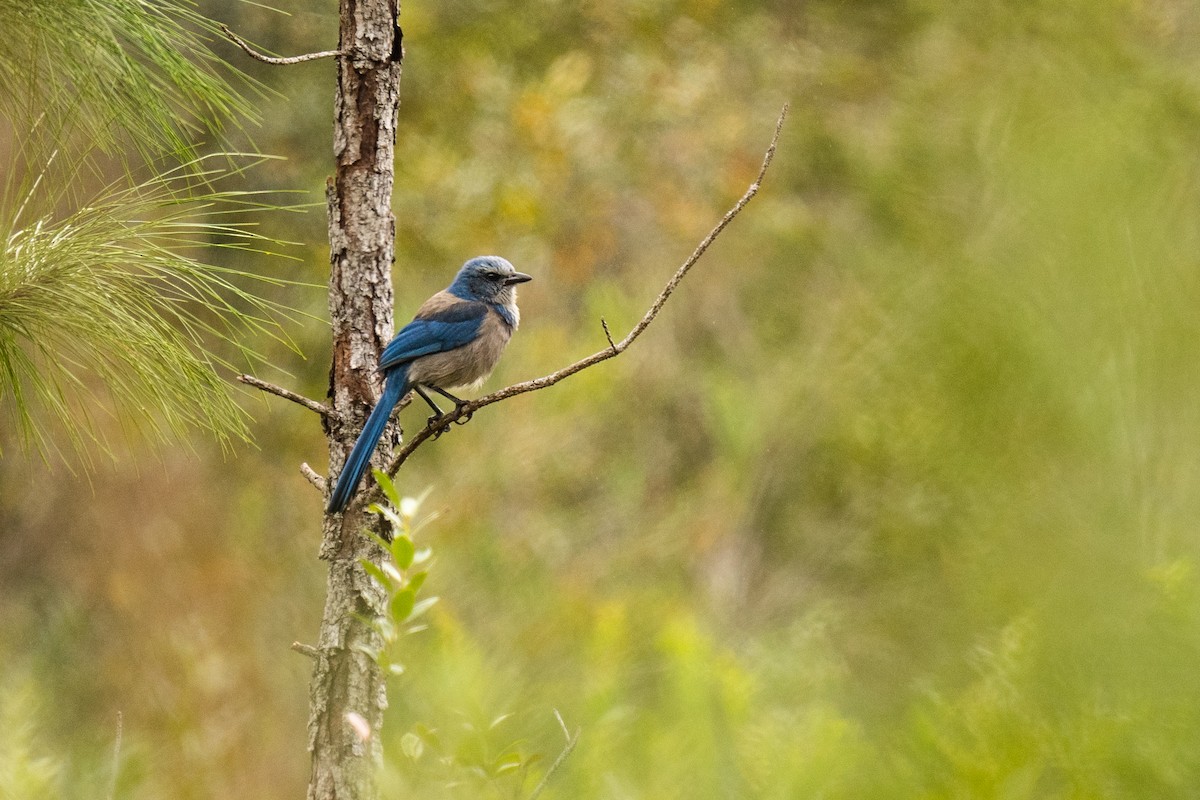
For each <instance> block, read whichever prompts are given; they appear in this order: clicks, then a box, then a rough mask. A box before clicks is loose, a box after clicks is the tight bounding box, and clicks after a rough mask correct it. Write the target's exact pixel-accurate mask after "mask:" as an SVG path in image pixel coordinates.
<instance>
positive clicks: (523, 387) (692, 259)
mask: <svg viewBox="0 0 1200 800" xmlns="http://www.w3.org/2000/svg"><path fill="white" fill-rule="evenodd" d="M788 108H789V106H787V105H785V106H784V107H783V109H782V110H781V111H780V112H779V119H778V120H777V121H776V122H775V133H774V134H773V135H772V136H771V144H770V145H769V146H768V147H767V151H766V153H765V154H764V155H763V161H762V167H761V168H760V169H759V171H758V176H757V177H756V178H755V179H754V182H753V183H752V184H750V187H749V188H748V189H746V193H745V194H743V195H742V196H741V198H740V199H739V200H738V201H737V202H736V203H734V205H733V207H732V208H730V209H729V210H728V211H727V212H725V216H723V217H722V218H721V220H720V221H719V222H718V223H717V224H716V226H714V227H713V229H712V230H711V231H709V232H708V235H707V236H705V237H704V238H703V239H702V240H700V244H698V245H697V246H696V249H695V250H693V251H692V254H691V255H690V256H688V258H687V260H686V261H684V262H683V264H682V265H681V266H680V267H679V269H677V270H675V274H674V275H672V276H671V278H670V280H668V281H667V282H666V284H665V285H664V286H663V288H662V291H661V292H659V293H658V297H656V298H655V299H654V302H653V303H652V304H651V305H650V308H649V309H648V310H647V311H646V313H645V314H644V315H643V316H642V318H641V320H639V321H638V323H637V324H636V325H634V326H633V328H632V329H631V330H630V331H629V333H628V334H626V336H625V338H624V339H622V340H621V341H619V342H616V343H613V340H612V336H611V335H609V332H608V325H607V323H605V322H604V320H601V324H602V325H603V326H604V332H605V334H606V335H607V336H608V341H609V347H606V348H605V349H603V350H600V351H598V352H595V353H592V354H591V355H590V356H587V357H586V358H582V359H580V360H579V361H576V362H575V363H574V364H569V365H568V366H565V367H563V368H562V369H560V370H558V371H557V372H552V373H550V374H549V375H544V376H542V377H540V378H534V379H532V380H528V381H523V382H521V383H514V384H512V385H511V386H506V387H505V388H503V389H500V390H498V391H495V392H492V393H491V394H489V395H484V396H483V397H480V398H477V399H475V400H468V401H466V402H465V403H463V404H462V405H460V406H455V408H454V410H453V411H449V412H447V413H446V414H444V415H442V416H441V417H438V418H437V419H435V420H433V421H431V422H430V423H429V424H427V425H426V426H425V427H424V428H422V429H421V430H419V431H417V432H416V433H415V434H414V435H413V437H412V438H411V439H409V440H408V442H406V443H405V444H404V446H403V447H401V448H400V449H399V450H397V451H396V453H395V455H394V456H392V459H391V461H390V462H389V463H388V465H387V470H386V472H387V474H388V475H395V474H396V472H397V471H398V470H399V469H400V467H401V466H402V465H403V464H404V462H405V461H407V460H408V457H409V456H411V455H412V454H413V452H414V451H415V450H416V449H417V448H418V447H420V446H421V445H422V444H424V443H425V442H426V441H428V440H429V439H430V438H431V437H433V436H434V435H435V434H437V433H438V431H441V430H444V429H445V428H446V426H447V425H449V424H450V423H452V422H460V421H461V420H464V419H466V418H468V417H470V416H471V415H472V414H474V413H475V412H476V411H478V410H479V409H481V408H483V407H484V406H490V405H492V404H493V403H499V402H500V401H501V400H507V399H508V398H510V397H515V396H517V395H519V394H525V393H526V392H534V391H537V390H538V389H545V388H546V387H548V386H553V385H554V384H556V383H558V382H559V381H561V380H563V379H564V378H569V377H570V376H572V375H574V374H575V373H576V372H580V371H582V370H585V369H587V368H588V367H591V366H594V365H596V364H599V363H600V362H601V361H607V360H608V359H610V358H613V357H615V356H618V355H620V354H621V353H623V352H625V350H626V348H628V347H629V345H631V344H633V342H634V341H635V340H636V339H637V338H638V337H639V336H641V335H642V331H644V330H646V328H648V327H649V326H650V323H651V322H653V321H654V318H655V317H657V316H658V312H660V311H662V308H663V306H664V305H666V303H667V300H668V299H669V298H670V297H671V293H672V292H674V291H675V289H676V287H678V286H679V283H680V282H681V281H682V280H683V279H684V278H685V277H686V276H687V274H688V272H689V271H690V270H691V268H692V267H693V266H695V264H696V262H697V261H699V260H700V258H701V256H703V255H704V253H705V252H706V251H707V250H708V248H709V247H710V246H711V245H712V243H713V242H714V241H716V239H717V237H718V236H720V235H721V231H723V230H725V228H726V226H728V225H729V223H730V222H732V221H733V219H734V217H736V216H737V215H738V214H740V213H741V211H742V209H743V208H745V207H746V204H747V203H749V202H750V201H751V200H752V199H753V198H754V196H755V195H756V194H758V190H759V187H761V186H762V182H763V178H764V177H766V174H767V169H768V168H769V167H770V166H771V162H772V161H773V160H774V158H775V149H776V147H777V145H778V144H779V135H780V133H781V132H782V131H783V123H784V120H786V119H787V114H788ZM376 491H377V490H376ZM370 494H374V492H372V493H370ZM363 502H371V499H370V498H367V499H364V501H363Z"/></svg>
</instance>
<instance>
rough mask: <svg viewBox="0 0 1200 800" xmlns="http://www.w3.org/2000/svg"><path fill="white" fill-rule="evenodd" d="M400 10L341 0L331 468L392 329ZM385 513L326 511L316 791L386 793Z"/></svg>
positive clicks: (357, 421) (314, 703) (319, 796)
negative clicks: (368, 530) (374, 534)
mask: <svg viewBox="0 0 1200 800" xmlns="http://www.w3.org/2000/svg"><path fill="white" fill-rule="evenodd" d="M399 13H400V4H399V0H341V33H340V38H339V47H338V49H339V50H340V51H341V52H342V53H343V55H342V56H341V57H339V58H338V60H337V63H338V83H337V94H336V97H335V101H334V102H335V114H336V119H335V123H334V124H335V127H334V156H335V158H336V167H335V172H334V175H333V177H332V178H331V179H330V180H329V182H328V186H327V189H326V199H327V202H328V210H329V242H330V263H331V270H330V276H329V317H330V323H331V326H332V329H333V365H332V369H331V372H330V387H329V395H330V401H331V405H332V406H333V408H334V409H335V410H336V411H337V412H338V414H339V415H340V420H341V422H338V421H332V422H331V424H330V425H329V429H328V431H327V434H328V438H329V461H330V473H331V478H332V475H334V474H336V471H335V470H334V469H333V468H334V467H335V466H337V467H339V468H340V465H341V464H342V463H343V461H344V460H345V457H346V454H347V453H348V452H349V451H350V448H351V446H352V445H353V444H354V439H355V437H356V436H357V433H358V431H359V429H360V428H361V427H362V422H363V417H364V415H365V412H366V411H367V409H368V408H369V407H370V406H371V405H372V404H373V403H374V401H375V398H376V397H377V396H378V391H379V386H380V384H379V376H378V375H377V374H376V371H375V365H376V363H377V360H378V357H379V352H380V350H381V349H382V348H383V346H384V345H385V344H386V343H387V341H388V340H389V339H390V338H391V336H392V280H391V267H392V261H393V258H394V255H395V249H394V248H395V245H394V241H395V227H396V226H395V220H394V218H393V216H392V211H391V201H392V182H393V163H392V161H393V155H394V147H395V140H396V111H397V107H398V105H399V90H400V60H401V56H402V49H401V34H400V27H399V25H398V16H399ZM331 419H336V418H331ZM386 449H387V448H380V450H386ZM375 524H376V522H375V521H374V520H372V519H369V518H368V517H367V516H366V515H364V514H363V513H362V512H361V511H348V512H347V513H346V514H345V515H344V516H343V517H326V519H325V522H324V531H323V538H322V543H321V558H323V559H325V560H326V561H328V562H329V582H328V586H327V595H326V600H325V612H324V615H323V618H322V620H321V632H320V637H319V640H318V643H317V652H316V656H315V658H316V665H315V668H314V671H313V678H312V689H311V709H310V716H309V722H308V737H309V741H308V747H309V751H310V752H311V753H312V775H311V779H310V782H309V787H308V797H309V800H334V799H335V798H337V799H338V800H348V799H349V798H371V797H375V795H376V790H375V784H374V771H375V768H376V765H377V763H378V761H379V758H380V744H379V735H378V733H379V728H380V724H381V723H382V721H383V711H384V709H385V708H386V707H387V694H386V686H385V683H384V675H383V674H382V671H381V670H380V669H379V666H378V665H377V664H376V662H375V661H374V659H373V658H372V657H371V656H370V655H368V654H367V653H366V652H363V651H362V649H360V648H363V647H366V648H367V649H369V650H375V651H377V650H378V649H379V646H380V642H379V641H378V640H377V639H378V637H377V636H376V634H375V632H374V631H373V630H372V628H371V626H370V624H369V622H367V621H368V620H370V619H371V618H373V617H375V616H377V615H379V614H381V613H382V612H383V604H384V601H385V597H384V593H383V591H382V589H380V587H378V586H377V585H376V584H375V583H374V582H373V581H372V580H371V578H370V577H369V576H368V575H367V574H366V572H365V571H364V570H363V568H362V566H361V564H360V559H362V558H367V559H370V560H372V561H374V562H376V563H379V562H380V561H381V559H382V558H383V553H382V552H381V551H380V549H379V548H378V547H376V546H375V545H373V544H371V542H370V541H369V540H368V539H367V538H366V537H365V536H363V535H362V534H361V532H360V531H361V530H362V529H363V528H364V527H367V526H371V525H375ZM355 715H356V716H355ZM364 722H365V727H364V725H363V723H364Z"/></svg>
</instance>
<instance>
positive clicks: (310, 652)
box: [292, 642, 321, 659]
mask: <svg viewBox="0 0 1200 800" xmlns="http://www.w3.org/2000/svg"><path fill="white" fill-rule="evenodd" d="M292 649H293V650H295V651H296V652H297V653H299V654H300V655H302V656H308V657H309V658H313V659H315V658H317V657H318V656H320V655H321V651H320V650H318V649H317V648H315V647H313V646H312V645H311V644H305V643H304V642H292Z"/></svg>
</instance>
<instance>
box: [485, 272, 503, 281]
mask: <svg viewBox="0 0 1200 800" xmlns="http://www.w3.org/2000/svg"><path fill="white" fill-rule="evenodd" d="M501 277H503V276H501V275H500V273H499V272H489V273H487V279H488V280H489V281H498V280H500V278H501Z"/></svg>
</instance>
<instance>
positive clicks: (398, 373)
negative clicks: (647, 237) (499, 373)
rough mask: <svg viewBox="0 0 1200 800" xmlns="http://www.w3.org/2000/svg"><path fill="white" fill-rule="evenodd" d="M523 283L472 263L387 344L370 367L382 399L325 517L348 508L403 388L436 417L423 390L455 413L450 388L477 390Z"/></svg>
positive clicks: (504, 336) (488, 263)
mask: <svg viewBox="0 0 1200 800" xmlns="http://www.w3.org/2000/svg"><path fill="white" fill-rule="evenodd" d="M528 280H532V278H531V276H529V275H526V274H525V273H523V272H517V271H516V269H514V268H513V265H512V264H510V263H508V261H506V260H505V259H503V258H500V257H499V256H480V257H478V258H472V259H471V260H470V261H468V262H467V263H466V264H463V266H462V269H460V270H459V271H458V275H456V276H455V277H454V282H453V283H451V284H450V285H449V286H448V287H447V288H445V289H443V290H442V291H440V292H438V293H437V294H435V295H434V296H433V297H431V298H429V299H428V300H426V301H425V303H424V305H422V306H421V308H420V309H418V311H417V314H416V316H415V317H414V318H413V321H412V322H410V323H408V324H407V325H405V326H404V328H403V329H402V330H401V331H400V332H399V333H397V334H396V336H395V338H394V339H392V341H391V342H389V343H388V346H387V347H385V348H384V349H383V353H382V354H381V355H380V357H379V367H378V368H379V370H380V371H381V372H383V373H384V384H383V394H382V395H381V396H380V398H379V402H378V403H376V404H375V410H373V411H372V412H371V415H370V416H369V417H367V422H366V424H365V425H364V426H363V429H362V433H361V434H359V437H358V441H356V442H355V443H354V448H353V449H351V451H350V455H349V456H347V457H346V463H345V465H344V466H343V467H342V472H341V474H340V475H338V480H337V485H336V486H334V488H333V492H332V493H331V494H330V495H329V505H328V506H327V507H326V511H327V512H328V513H330V514H336V513H338V512H339V511H342V510H343V509H345V507H346V504H347V503H349V502H350V498H351V497H352V496H353V495H354V490H355V489H357V488H358V484H359V482H361V481H362V476H363V473H365V472H366V471H367V465H368V464H369V463H370V460H371V454H372V453H373V452H375V447H376V445H378V444H379V437H380V436H382V435H383V429H384V427H385V426H386V425H387V421H388V418H389V417H390V416H391V414H392V409H393V408H395V407H396V403H398V402H400V398H402V397H404V395H406V394H408V392H409V390H410V389H411V390H413V391H415V392H416V393H417V394H418V395H420V396H421V398H422V399H423V400H424V401H425V402H426V403H428V404H429V405H430V407H431V408H432V409H433V410H434V413H435V414H436V415H437V416H439V417H440V416H441V415H442V410H441V409H440V408H438V407H437V404H436V403H434V402H433V400H431V399H430V398H429V395H428V394H426V393H425V389H427V388H428V389H432V390H433V391H435V392H437V393H438V394H440V395H442V396H443V397H445V398H447V399H449V400H452V401H453V402H454V404H455V406H459V405H462V403H463V401H462V400H459V399H458V398H457V397H455V396H454V395H452V394H450V392H449V390H450V389H455V388H458V387H464V388H478V386H479V385H480V384H482V383H483V382H484V381H485V380H486V379H487V377H488V375H490V374H491V373H492V369H493V368H494V367H495V366H496V362H497V361H499V360H500V354H501V353H502V352H504V346H505V345H506V344H508V340H509V338H510V337H511V336H512V333H513V331H515V330H516V329H517V325H518V324H519V323H520V321H521V313H520V312H519V311H518V310H517V289H516V286H517V284H518V283H524V282H525V281H528ZM431 419H432V418H431Z"/></svg>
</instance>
